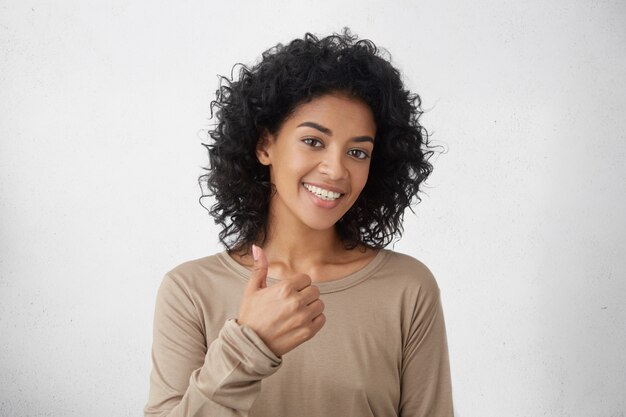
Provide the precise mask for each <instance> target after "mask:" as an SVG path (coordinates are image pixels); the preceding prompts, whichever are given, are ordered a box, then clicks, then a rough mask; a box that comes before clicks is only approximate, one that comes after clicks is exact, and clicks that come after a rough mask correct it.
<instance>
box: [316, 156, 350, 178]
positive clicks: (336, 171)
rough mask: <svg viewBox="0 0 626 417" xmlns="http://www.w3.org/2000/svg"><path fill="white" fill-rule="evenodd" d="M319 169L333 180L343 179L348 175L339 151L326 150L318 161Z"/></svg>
mask: <svg viewBox="0 0 626 417" xmlns="http://www.w3.org/2000/svg"><path fill="white" fill-rule="evenodd" d="M319 170H320V173H321V174H324V175H326V176H327V177H328V179H330V180H333V181H336V180H340V179H343V178H345V177H347V175H348V170H347V169H346V166H345V161H344V160H343V155H341V154H340V153H339V152H327V153H326V154H325V155H324V157H323V159H322V161H321V162H320V165H319Z"/></svg>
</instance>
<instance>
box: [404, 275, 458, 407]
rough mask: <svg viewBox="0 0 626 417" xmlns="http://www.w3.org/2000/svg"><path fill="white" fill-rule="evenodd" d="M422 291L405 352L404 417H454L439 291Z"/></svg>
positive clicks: (431, 287) (434, 288)
mask: <svg viewBox="0 0 626 417" xmlns="http://www.w3.org/2000/svg"><path fill="white" fill-rule="evenodd" d="M432 283H433V286H430V285H429V286H426V288H422V289H420V292H419V294H418V297H417V303H416V305H415V307H414V309H413V314H412V317H411V324H410V326H409V333H408V338H407V340H406V343H405V346H404V349H403V360H402V370H401V397H400V416H403V417H409V416H410V417H426V416H428V417H452V416H453V415H454V413H453V407H452V383H451V378H450V364H449V359H448V343H447V337H446V329H445V323H444V317H443V308H442V306H441V299H440V294H439V288H438V287H437V285H436V283H435V282H434V281H432Z"/></svg>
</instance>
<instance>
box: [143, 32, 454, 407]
mask: <svg viewBox="0 0 626 417" xmlns="http://www.w3.org/2000/svg"><path fill="white" fill-rule="evenodd" d="M215 109H216V112H215V117H216V118H217V121H218V123H217V125H216V128H215V129H214V130H213V131H211V132H210V134H211V137H212V139H213V141H212V143H210V144H208V145H206V146H207V148H208V150H209V158H210V168H209V169H208V174H206V175H204V176H202V177H201V178H200V180H201V183H202V184H206V185H207V186H208V192H207V193H206V194H205V196H207V195H211V196H213V197H214V198H215V201H216V203H215V204H214V205H213V206H212V208H211V210H210V212H211V214H212V215H213V216H214V217H215V221H216V222H217V223H218V224H220V225H221V226H222V231H221V233H220V241H221V242H222V243H223V244H224V245H225V247H226V249H227V250H226V251H224V252H221V253H218V254H216V255H213V256H208V257H205V258H201V259H197V260H193V261H190V262H186V263H184V264H182V265H179V266H178V267H176V268H174V269H173V270H172V271H170V272H168V273H167V274H166V275H165V277H164V279H163V282H162V284H161V287H160V289H159V293H158V297H157V302H156V310H155V320H154V341H153V349H152V359H153V370H152V374H151V379H150V382H151V385H150V395H149V400H148V403H147V405H146V407H145V409H144V412H145V415H146V416H242V415H250V416H271V417H278V416H322V417H328V416H342V417H345V416H397V415H401V416H452V399H451V383H450V372H449V365H448V352H447V345H446V334H445V326H444V320H443V314H442V309H441V303H440V298H439V289H438V287H437V284H436V282H435V280H434V278H433V276H432V274H431V272H430V271H429V270H428V268H427V267H426V266H425V265H424V264H422V263H421V262H419V261H418V260H416V259H413V258H411V257H409V256H407V255H402V254H399V253H396V252H393V251H390V250H386V249H384V247H385V246H386V245H387V244H389V243H390V242H391V240H392V239H393V238H394V237H396V236H399V235H400V234H401V232H402V217H403V213H404V210H405V209H406V208H407V207H409V206H410V204H411V202H412V201H413V199H417V200H418V201H419V197H418V196H417V193H418V191H419V186H420V184H421V183H422V182H423V181H424V180H425V179H426V178H427V177H428V175H429V174H430V173H431V171H432V165H431V164H430V163H429V162H428V158H429V157H430V156H431V155H432V151H431V150H429V148H428V141H427V134H426V131H425V129H424V128H423V127H422V126H421V125H420V124H419V122H418V119H419V116H420V115H421V110H420V101H419V96H417V95H413V94H410V93H409V92H408V91H406V90H405V89H404V87H403V84H402V81H401V79H400V75H399V72H398V71H397V70H396V69H395V68H393V67H392V66H391V64H390V63H389V62H388V60H386V59H385V58H383V57H382V56H381V54H380V52H379V50H378V49H377V48H376V47H375V45H374V44H373V43H372V42H371V41H368V40H361V41H357V39H356V37H355V36H352V35H351V34H350V33H349V31H348V30H345V31H344V32H343V34H340V35H332V36H328V37H325V38H323V39H318V38H316V37H315V36H313V35H311V34H306V35H305V37H304V38H303V39H296V40H294V41H292V42H290V43H289V44H287V45H280V44H279V45H278V46H276V47H274V48H272V49H270V50H268V51H266V52H265V53H264V54H263V56H262V60H261V61H260V62H259V63H258V64H257V65H255V66H253V67H251V68H247V67H245V66H242V67H241V70H240V71H239V75H238V78H237V79H234V80H226V79H223V83H222V85H221V86H220V89H219V90H218V91H217V99H216V100H215V101H214V102H213V103H212V111H213V110H215Z"/></svg>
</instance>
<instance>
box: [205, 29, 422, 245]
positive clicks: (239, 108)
mask: <svg viewBox="0 0 626 417" xmlns="http://www.w3.org/2000/svg"><path fill="white" fill-rule="evenodd" d="M383 53H386V54H387V55H388V53H387V51H386V50H381V49H379V48H377V47H376V45H375V44H374V43H373V42H372V41H370V40H367V39H362V40H359V39H358V37H357V36H356V35H352V34H351V32H350V30H349V29H348V28H344V30H343V31H342V33H341V34H337V33H335V34H332V35H330V36H327V37H324V38H321V39H320V38H318V37H316V36H315V35H313V34H311V33H306V34H305V35H304V37H303V38H302V39H295V40H293V41H291V42H289V43H288V44H287V45H283V44H280V43H279V44H278V45H276V46H275V47H272V48H270V49H268V50H267V51H265V52H264V53H263V54H262V57H261V60H260V62H258V63H257V64H255V65H253V66H251V67H247V66H245V65H243V64H236V65H235V66H234V67H233V70H232V72H231V77H230V79H228V78H226V77H223V76H220V84H219V87H218V89H217V91H216V99H215V100H214V101H212V102H211V117H215V119H216V121H217V123H216V124H215V127H214V129H213V130H209V132H208V133H209V135H210V137H211V139H212V142H211V143H203V144H202V145H203V146H205V147H206V148H207V150H208V153H209V163H210V165H209V167H208V168H204V169H205V170H206V171H207V173H205V174H203V175H201V176H200V177H199V183H200V186H201V189H202V196H201V197H200V203H201V204H202V201H203V198H206V197H214V199H215V203H214V204H213V205H212V206H211V208H210V209H209V208H207V210H208V211H209V213H210V214H211V215H212V216H213V217H214V220H215V223H216V224H219V225H220V226H221V227H222V231H221V232H220V234H219V240H220V242H222V244H223V245H224V246H225V247H226V248H227V249H229V250H246V251H247V250H248V249H249V245H251V244H252V243H257V244H263V242H264V241H265V238H266V233H267V219H268V213H269V202H270V198H271V196H272V193H273V192H274V191H273V188H272V184H271V182H270V174H269V168H268V167H267V166H264V165H262V164H261V163H260V162H259V161H258V160H257V157H256V153H255V150H256V146H257V142H258V141H259V137H260V134H261V132H262V131H264V130H267V131H269V132H270V133H271V134H276V133H277V132H278V131H279V130H280V127H281V124H282V122H283V121H284V120H285V119H286V118H288V117H289V116H290V115H291V114H292V113H293V111H294V109H295V108H296V107H297V106H298V105H299V104H302V103H306V102H309V101H310V100H312V99H313V98H316V97H319V96H322V95H324V94H329V93H335V92H341V93H345V94H348V95H350V96H353V97H357V98H360V99H362V100H364V101H365V102H366V103H367V104H368V105H369V106H370V107H371V109H372V112H373V114H374V120H375V122H376V138H375V143H376V146H375V149H374V152H373V154H372V160H371V164H370V172H369V177H368V180H367V183H366V185H365V188H364V189H363V191H362V192H361V195H360V196H359V198H358V199H357V201H356V202H355V203H354V205H353V206H352V207H351V208H350V210H348V212H346V214H345V215H344V216H343V217H342V218H341V219H340V220H339V221H338V222H337V223H336V225H335V227H336V230H337V232H338V235H339V237H340V238H341V239H342V242H343V243H344V246H345V247H346V248H347V249H352V248H355V247H356V246H359V245H364V246H367V247H370V248H374V249H380V248H383V247H385V246H387V245H388V244H389V243H391V241H392V240H393V239H394V237H395V236H397V237H398V238H399V237H400V236H401V235H402V232H403V227H402V220H403V216H404V211H405V209H406V208H407V207H409V208H411V205H412V204H413V202H414V200H417V202H418V203H419V202H420V201H421V198H420V197H419V196H418V195H417V194H418V191H420V185H421V184H422V183H423V181H425V180H426V178H427V177H428V176H429V175H430V174H431V172H432V170H433V166H432V164H431V163H429V159H430V157H431V156H432V154H433V151H432V149H431V148H429V146H428V145H429V142H428V132H427V131H426V129H425V128H424V127H423V126H422V125H421V124H420V123H419V118H420V116H421V115H422V113H423V112H422V110H421V100H420V97H419V95H417V94H412V93H410V92H409V91H407V90H406V89H405V88H404V85H403V82H402V80H401V75H400V72H399V71H398V70H397V69H396V68H394V67H393V66H392V65H391V63H390V62H389V61H390V59H387V58H385V56H384V55H383ZM237 68H239V71H238V77H237V78H235V77H234V76H233V74H234V73H235V71H236V69H237ZM203 207H205V206H204V205H203ZM205 208H206V207H205ZM411 210H413V209H412V208H411Z"/></svg>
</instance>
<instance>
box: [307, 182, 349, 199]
mask: <svg viewBox="0 0 626 417" xmlns="http://www.w3.org/2000/svg"><path fill="white" fill-rule="evenodd" d="M303 185H304V188H306V189H307V190H308V191H309V192H310V193H311V194H314V195H315V196H316V197H319V198H321V199H322V200H326V201H334V200H336V199H338V198H339V197H341V196H342V195H343V194H341V193H336V192H334V191H329V190H325V189H323V188H319V187H316V186H314V185H309V184H303Z"/></svg>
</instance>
